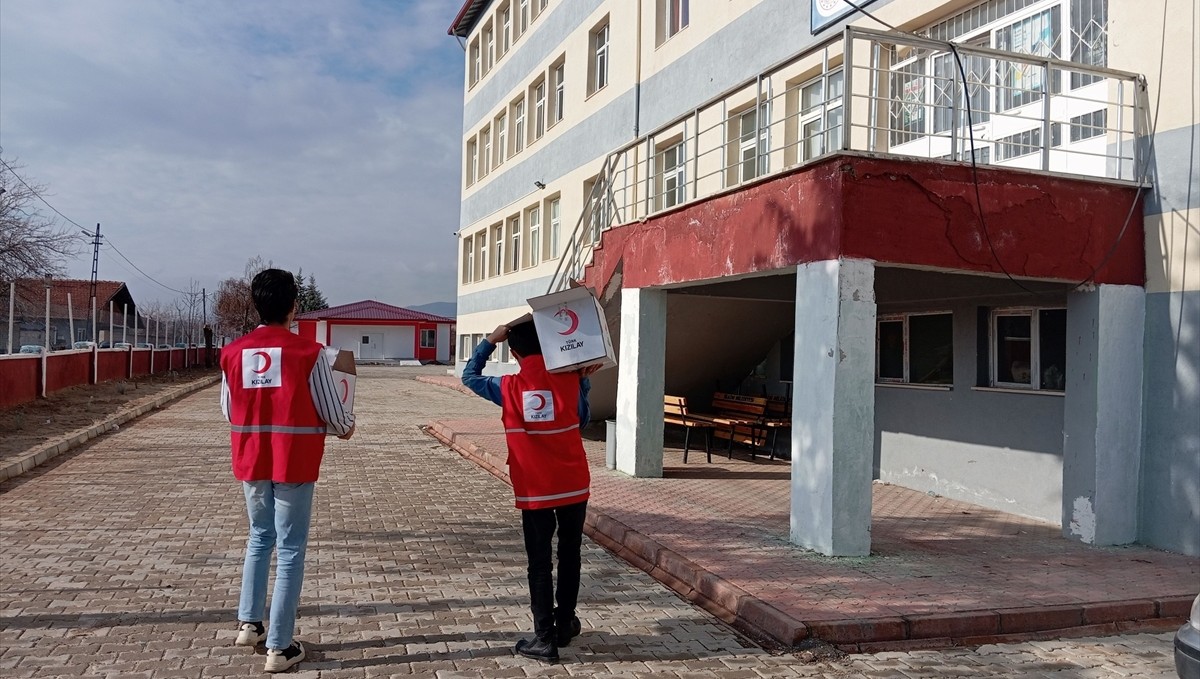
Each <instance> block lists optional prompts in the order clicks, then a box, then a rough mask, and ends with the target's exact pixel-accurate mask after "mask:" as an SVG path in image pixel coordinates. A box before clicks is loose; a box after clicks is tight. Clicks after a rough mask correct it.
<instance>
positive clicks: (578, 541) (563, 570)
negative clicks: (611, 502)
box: [521, 500, 587, 639]
mask: <svg viewBox="0 0 1200 679" xmlns="http://www.w3.org/2000/svg"><path fill="white" fill-rule="evenodd" d="M586 515H587V501H586V500H585V501H583V502H579V503H576V504H573V505H565V506H563V507H553V508H550V509H522V510H521V529H522V531H523V532H524V533H525V554H526V556H527V557H528V558H529V604H530V608H531V609H532V611H533V633H534V635H535V636H537V638H538V639H552V638H554V626H555V624H556V623H558V624H566V623H567V622H569V621H570V620H571V618H572V617H574V616H575V603H576V601H577V600H578V599H579V568H580V556H579V550H580V547H581V545H582V544H583V519H584V517H585V516H586ZM556 527H557V529H558V590H557V593H556V592H555V589H554V581H553V577H552V569H553V564H552V563H551V552H552V550H553V547H554V545H553V542H554V531H555V528H556ZM556 601H557V603H558V610H557V620H556V619H555V613H556V611H555V607H554V604H555V602H556Z"/></svg>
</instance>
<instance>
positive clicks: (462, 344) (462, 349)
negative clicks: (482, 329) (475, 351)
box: [458, 335, 472, 361]
mask: <svg viewBox="0 0 1200 679" xmlns="http://www.w3.org/2000/svg"><path fill="white" fill-rule="evenodd" d="M471 350H472V347H471V336H470V335H459V336H458V358H459V360H461V361H468V360H470V359H471Z"/></svg>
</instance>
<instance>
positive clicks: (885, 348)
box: [875, 312, 954, 385]
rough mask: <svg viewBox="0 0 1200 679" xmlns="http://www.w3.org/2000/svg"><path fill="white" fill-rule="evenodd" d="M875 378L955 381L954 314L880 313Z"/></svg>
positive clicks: (904, 381)
mask: <svg viewBox="0 0 1200 679" xmlns="http://www.w3.org/2000/svg"><path fill="white" fill-rule="evenodd" d="M875 379H876V381H878V382H883V383H888V382H894V383H900V384H930V385H953V384H954V317H953V315H951V314H950V313H948V312H937V313H920V314H894V315H888V316H881V317H880V318H879V322H878V332H877V333H876V338H875Z"/></svg>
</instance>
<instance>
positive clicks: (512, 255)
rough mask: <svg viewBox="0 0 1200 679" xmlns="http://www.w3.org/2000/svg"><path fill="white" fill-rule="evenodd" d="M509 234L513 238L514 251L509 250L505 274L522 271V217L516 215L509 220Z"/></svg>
mask: <svg viewBox="0 0 1200 679" xmlns="http://www.w3.org/2000/svg"><path fill="white" fill-rule="evenodd" d="M508 233H509V237H510V238H512V249H511V250H509V259H508V262H507V263H506V265H505V270H504V272H505V273H512V272H514V271H519V270H520V269H521V216H520V215H516V216H513V217H509V218H508Z"/></svg>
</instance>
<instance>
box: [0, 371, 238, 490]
mask: <svg viewBox="0 0 1200 679" xmlns="http://www.w3.org/2000/svg"><path fill="white" fill-rule="evenodd" d="M219 381H221V376H220V375H219V374H218V375H209V376H208V377H202V378H200V379H198V380H196V381H194V382H189V383H188V384H184V385H181V386H178V387H175V388H173V389H168V390H166V391H164V392H163V393H161V394H159V395H158V396H156V397H154V399H153V400H151V401H148V402H146V403H142V404H139V405H136V406H133V407H131V408H123V409H121V410H118V411H117V412H116V414H114V415H112V416H110V417H109V418H108V419H105V420H103V421H101V422H97V423H95V424H93V425H91V426H88V427H83V428H81V429H76V430H75V431H73V432H71V433H69V434H66V435H64V436H61V437H59V438H58V439H56V440H52V441H48V442H46V443H43V444H41V445H39V446H38V447H36V448H32V449H30V450H28V451H26V452H25V453H23V454H22V455H20V456H19V457H17V458H15V459H13V460H12V461H10V462H7V463H5V464H4V466H3V467H0V482H4V481H7V480H9V479H15V478H16V477H18V476H20V475H22V474H24V473H25V472H28V471H29V470H31V469H33V468H34V467H36V466H38V465H40V464H42V463H44V462H46V461H48V460H52V459H54V458H56V457H58V456H59V455H62V454H63V453H65V452H67V451H68V450H71V449H73V448H78V447H79V446H81V445H83V444H85V443H87V442H88V441H90V440H92V439H94V438H96V437H98V436H100V435H101V434H104V433H105V432H108V431H110V430H111V429H112V428H113V426H117V425H122V424H125V423H126V422H128V421H130V420H132V419H134V418H138V417H141V416H142V415H145V414H146V413H148V412H150V411H151V410H157V409H158V408H161V407H162V406H164V405H166V404H167V403H170V402H171V401H174V400H175V399H177V398H180V397H182V396H186V395H188V394H190V393H192V392H193V391H199V390H200V389H203V388H205V387H208V386H211V385H213V384H216V383H217V382H219Z"/></svg>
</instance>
